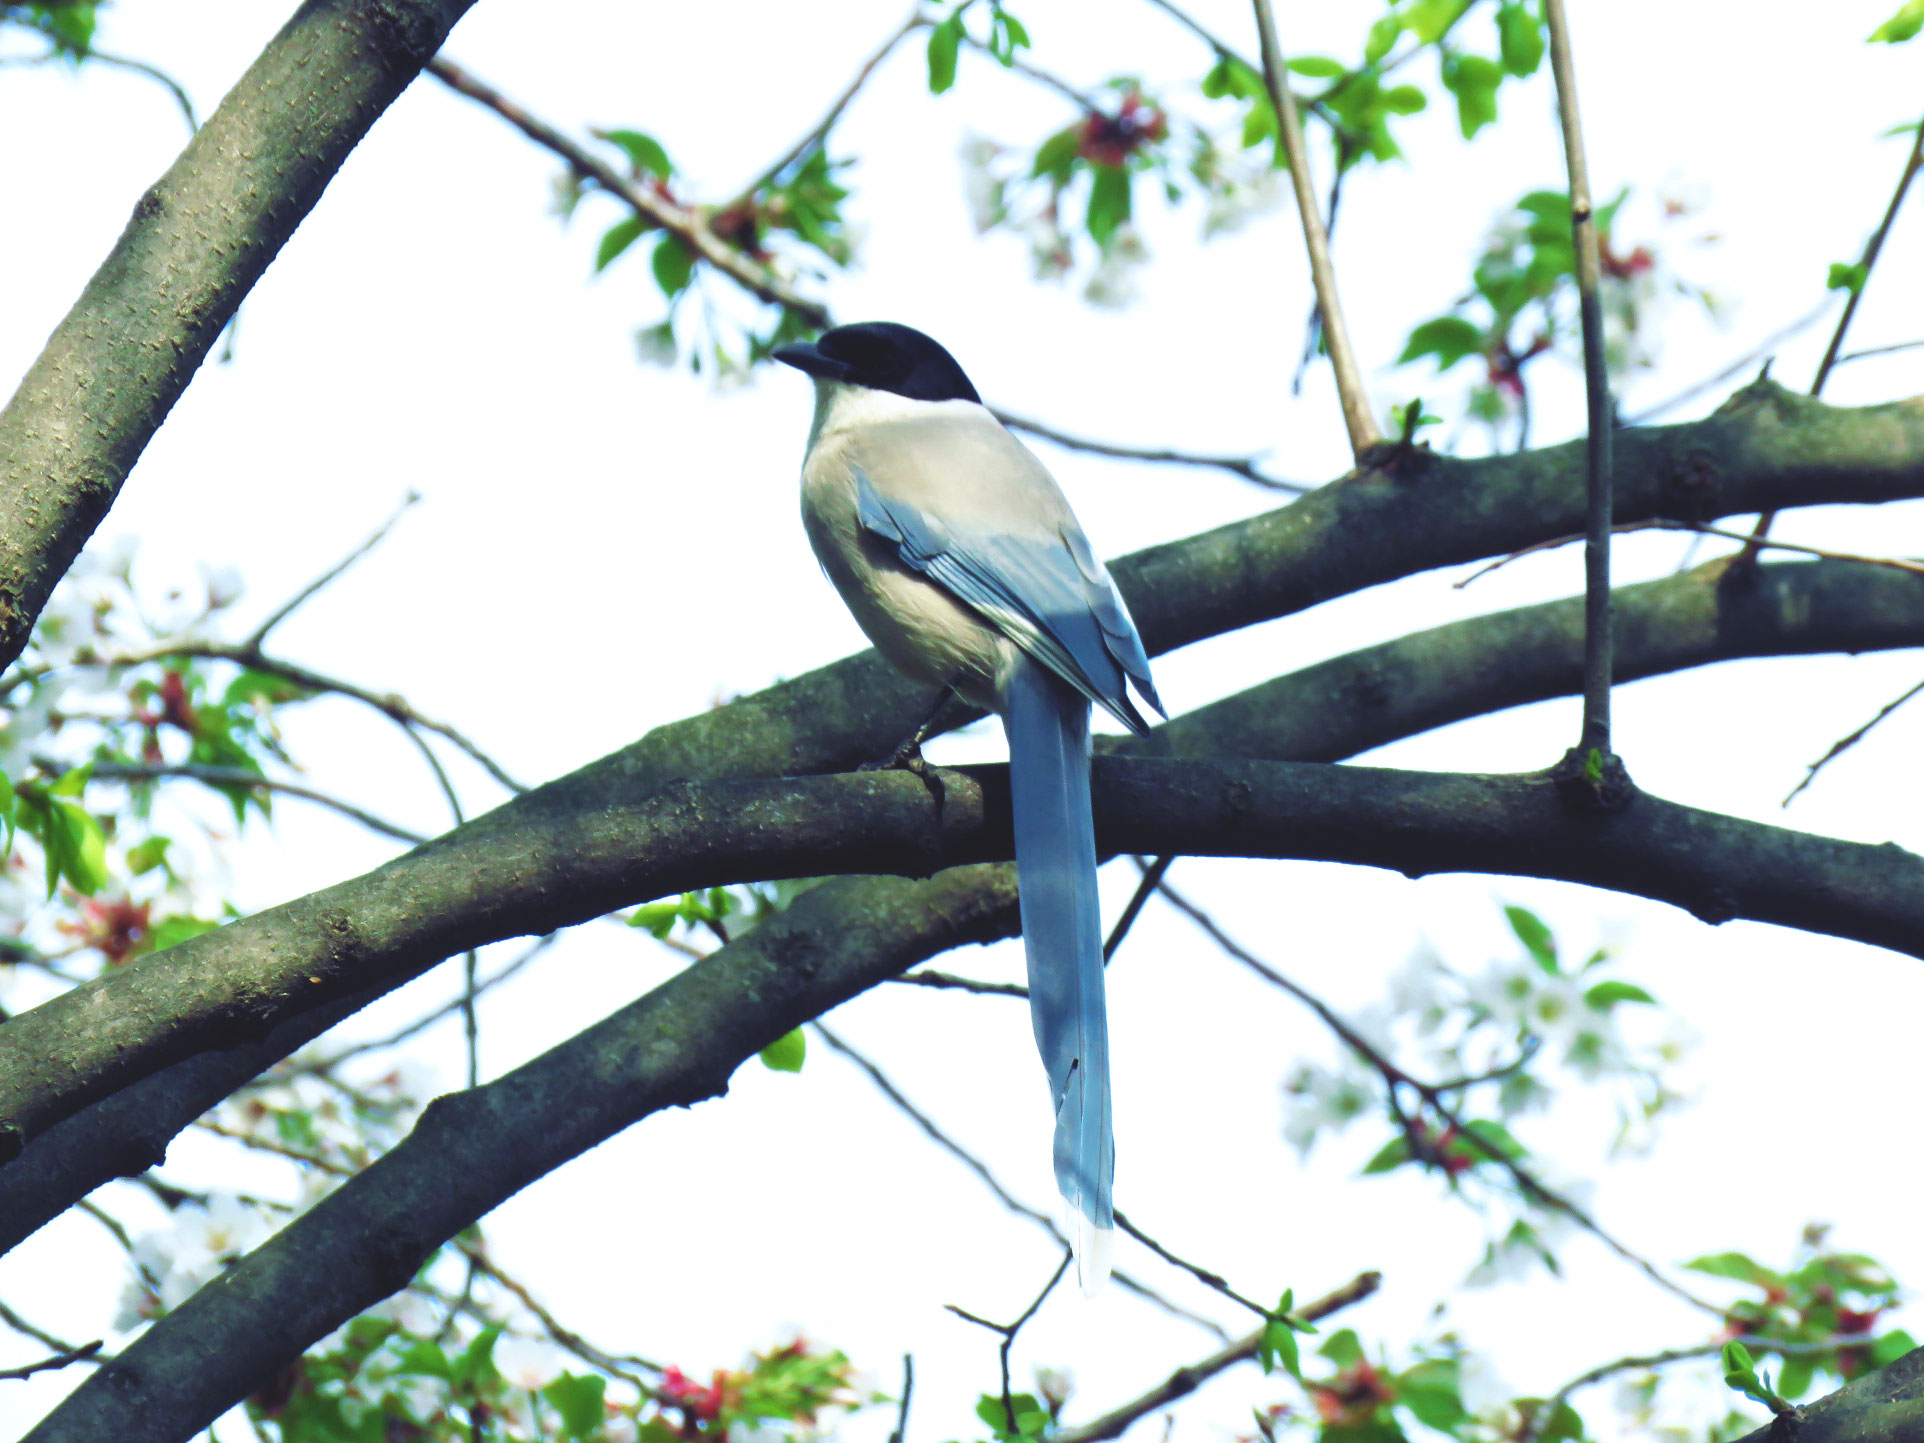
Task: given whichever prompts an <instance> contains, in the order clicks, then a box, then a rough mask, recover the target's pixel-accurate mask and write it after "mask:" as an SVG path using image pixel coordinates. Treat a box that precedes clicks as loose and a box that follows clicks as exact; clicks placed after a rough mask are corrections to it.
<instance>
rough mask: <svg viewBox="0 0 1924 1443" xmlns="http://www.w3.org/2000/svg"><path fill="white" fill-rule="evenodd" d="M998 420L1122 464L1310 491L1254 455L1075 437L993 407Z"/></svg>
mask: <svg viewBox="0 0 1924 1443" xmlns="http://www.w3.org/2000/svg"><path fill="white" fill-rule="evenodd" d="M993 409H994V410H995V414H996V418H997V419H998V420H1000V421H1001V422H1002V424H1003V425H1005V426H1007V427H1008V428H1009V429H1010V430H1011V431H1026V432H1028V433H1029V434H1030V435H1031V436H1040V437H1041V438H1042V439H1043V440H1045V441H1052V442H1054V443H1055V444H1056V445H1058V446H1062V447H1065V448H1067V449H1068V450H1071V451H1087V452H1089V453H1090V454H1091V455H1095V456H1114V457H1116V458H1117V459H1119V460H1123V461H1143V462H1147V463H1150V464H1152V465H1163V466H1200V467H1205V468H1208V469H1211V470H1216V471H1227V472H1229V473H1230V474H1231V475H1232V476H1240V477H1241V478H1242V479H1243V480H1245V481H1248V482H1251V483H1252V484H1254V485H1257V486H1261V487H1262V488H1263V489H1264V490H1267V491H1281V492H1284V493H1286V494H1287V495H1291V496H1301V495H1302V494H1303V493H1305V492H1306V491H1309V490H1310V489H1311V488H1310V487H1309V486H1308V485H1307V484H1305V483H1304V482H1301V481H1285V480H1283V479H1282V478H1281V477H1280V476H1271V475H1270V474H1268V473H1267V472H1266V471H1263V470H1262V469H1261V468H1259V467H1258V466H1257V464H1256V459H1257V458H1256V457H1255V456H1223V455H1212V454H1209V453H1207V452H1200V451H1177V450H1172V449H1170V448H1168V447H1165V446H1125V445H1122V444H1121V443H1119V442H1115V441H1097V440H1094V439H1093V438H1091V437H1088V436H1076V435H1072V434H1070V433H1069V432H1067V431H1061V430H1058V429H1057V428H1056V427H1054V426H1050V425H1045V424H1044V423H1043V422H1041V421H1037V420H1033V419H1031V418H1030V417H1028V416H1018V415H1016V414H1014V413H1013V412H1010V411H1005V410H1002V409H1001V408H1000V407H996V408H993Z"/></svg>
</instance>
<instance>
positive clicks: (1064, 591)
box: [855, 453, 1168, 735]
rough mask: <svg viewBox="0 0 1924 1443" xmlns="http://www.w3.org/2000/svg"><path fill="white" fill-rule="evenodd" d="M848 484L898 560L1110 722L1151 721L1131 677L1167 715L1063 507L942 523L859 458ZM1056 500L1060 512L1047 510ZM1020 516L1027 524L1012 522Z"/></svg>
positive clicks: (1109, 590)
mask: <svg viewBox="0 0 1924 1443" xmlns="http://www.w3.org/2000/svg"><path fill="white" fill-rule="evenodd" d="M1025 454H1026V453H1025ZM1038 469H1039V468H1038ZM1044 474H1045V475H1046V473H1044ZM855 486H856V511H857V515H858V516H859V518H860V520H861V523H862V525H863V526H864V527H865V528H866V529H867V530H869V531H872V532H874V533H875V534H876V535H877V536H880V537H882V538H884V539H885V540H888V541H892V542H894V543H895V547H896V553H897V555H899V556H900V557H901V559H902V561H903V563H904V564H905V565H908V566H911V567H913V568H914V569H915V570H917V571H920V572H922V573H923V574H924V575H926V576H928V577H929V578H930V579H931V580H933V581H937V582H939V583H941V585H942V586H943V587H944V588H946V589H947V590H948V591H949V592H951V593H952V594H953V595H955V596H957V597H959V598H960V599H961V600H963V601H966V602H967V603H968V604H969V605H970V606H972V607H974V608H975V609H976V610H977V611H979V612H981V613H982V615H983V616H985V617H987V618H988V619H989V620H990V621H991V622H992V623H994V625H995V626H996V627H997V628H998V629H999V630H1000V631H1002V633H1003V634H1004V635H1006V636H1007V637H1008V638H1009V639H1010V640H1011V641H1013V642H1015V644H1016V645H1017V646H1019V647H1021V648H1022V649H1023V650H1024V651H1026V652H1027V653H1029V655H1031V656H1033V657H1034V658H1035V659H1036V660H1037V661H1040V662H1041V663H1042V664H1043V665H1044V666H1046V667H1048V668H1049V670H1051V671H1053V672H1054V673H1055V674H1056V675H1057V676H1060V677H1061V678H1062V679H1063V680H1064V681H1066V682H1068V683H1069V685H1070V686H1072V687H1074V688H1075V689H1076V690H1077V691H1079V692H1081V693H1082V694H1083V695H1084V696H1086V697H1088V698H1089V700H1090V701H1092V702H1094V703H1096V704H1097V705H1098V706H1100V707H1102V708H1103V709H1104V710H1106V711H1108V712H1109V713H1110V714H1111V715H1112V716H1114V717H1115V718H1116V720H1117V721H1119V722H1121V723H1122V724H1123V725H1124V726H1126V727H1128V728H1129V729H1130V730H1131V731H1133V732H1135V733H1137V734H1138V735H1141V734H1143V733H1146V732H1147V731H1148V730H1149V723H1148V721H1147V719H1145V718H1144V716H1143V715H1142V712H1141V711H1140V710H1139V709H1138V708H1137V706H1136V703H1135V699H1134V698H1133V697H1131V696H1130V694H1129V689H1130V687H1131V686H1133V687H1134V688H1135V689H1136V691H1137V692H1139V693H1140V694H1141V696H1142V698H1143V699H1144V700H1145V701H1147V702H1148V703H1149V705H1150V706H1151V707H1153V708H1155V710H1156V711H1157V712H1158V713H1159V714H1162V715H1165V716H1166V715H1167V714H1168V713H1167V712H1165V711H1164V710H1163V705H1162V701H1161V699H1160V698H1159V697H1157V695H1156V686H1155V683H1154V682H1153V681H1152V680H1151V679H1150V676H1149V658H1148V656H1147V655H1145V654H1144V652H1143V647H1142V639H1141V638H1140V637H1139V636H1137V634H1136V627H1135V623H1134V622H1133V621H1131V620H1130V617H1129V612H1128V610H1127V608H1125V607H1124V605H1123V602H1122V597H1121V594H1120V593H1118V592H1117V590H1116V586H1115V582H1114V581H1112V580H1111V579H1110V577H1109V573H1108V570H1107V569H1106V568H1105V567H1104V566H1103V565H1102V563H1101V562H1100V561H1098V560H1097V559H1096V557H1095V554H1094V553H1093V552H1092V551H1091V550H1090V549H1089V542H1088V539H1087V538H1086V537H1085V536H1084V535H1083V534H1082V528H1081V527H1079V526H1077V525H1076V523H1075V518H1074V517H1072V516H1068V515H1067V508H1066V507H1059V506H1058V507H1049V508H1038V511H1039V513H1040V514H1039V515H1038V516H1036V517H1034V518H1028V517H1010V518H1008V520H1009V521H1010V522H1011V529H1009V530H990V529H989V528H988V527H985V526H982V525H979V524H978V525H973V526H968V527H963V526H960V525H954V524H949V523H945V522H943V521H942V520H941V519H939V518H937V517H935V516H933V515H931V514H930V512H929V511H928V510H926V509H924V508H922V507H918V506H916V505H915V504H914V503H912V502H910V501H908V500H906V499H904V498H903V497H900V496H891V495H884V494H883V493H882V491H881V490H880V489H878V488H877V486H876V485H875V483H874V481H873V480H871V479H870V477H869V474H868V472H867V471H864V470H862V469H861V468H860V467H857V468H856V471H855ZM1051 489H1052V492H1053V488H1051ZM1048 499H1050V500H1052V501H1054V500H1056V499H1057V498H1056V497H1054V496H1053V494H1052V495H1051V496H1050V497H1049V498H1048ZM1057 509H1059V510H1060V512H1061V514H1060V515H1052V514H1050V513H1051V512H1052V511H1055V510H1057ZM1024 521H1029V522H1031V524H1030V525H1029V526H1028V527H1022V528H1021V529H1017V528H1018V527H1020V526H1021V523H1022V522H1024ZM1036 521H1040V522H1041V523H1042V524H1040V525H1036V524H1034V522H1036ZM1050 523H1053V525H1051V524H1050Z"/></svg>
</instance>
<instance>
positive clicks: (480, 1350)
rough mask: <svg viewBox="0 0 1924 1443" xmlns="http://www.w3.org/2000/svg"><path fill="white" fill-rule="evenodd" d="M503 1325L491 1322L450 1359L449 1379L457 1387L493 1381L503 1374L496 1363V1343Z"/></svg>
mask: <svg viewBox="0 0 1924 1443" xmlns="http://www.w3.org/2000/svg"><path fill="white" fill-rule="evenodd" d="M500 1338H501V1325H500V1324H499V1323H490V1324H488V1326H487V1327H485V1328H483V1329H482V1330H481V1331H480V1332H479V1333H476V1334H475V1335H474V1341H473V1342H471V1343H469V1344H468V1346H467V1348H466V1349H465V1350H464V1351H463V1352H462V1353H461V1354H460V1355H459V1356H458V1357H455V1358H450V1359H449V1360H448V1381H449V1382H451V1383H453V1384H454V1386H455V1387H457V1388H465V1387H467V1386H469V1385H470V1384H476V1383H486V1382H492V1381H494V1380H495V1379H497V1378H499V1377H500V1376H501V1370H500V1369H498V1368H496V1367H495V1365H494V1345H495V1344H496V1343H497V1342H499V1341H500Z"/></svg>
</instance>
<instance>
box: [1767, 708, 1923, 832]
mask: <svg viewBox="0 0 1924 1443" xmlns="http://www.w3.org/2000/svg"><path fill="white" fill-rule="evenodd" d="M1920 692H1924V681H1920V682H1919V683H1918V684H1917V685H1916V686H1914V687H1912V688H1911V689H1910V690H1909V691H1907V692H1905V693H1904V695H1902V696H1900V697H1899V698H1898V699H1897V700H1896V701H1893V702H1886V703H1885V704H1884V705H1883V706H1882V707H1881V708H1879V710H1878V713H1877V715H1876V716H1874V717H1872V718H1871V719H1870V720H1869V721H1867V722H1865V723H1864V725H1862V726H1861V727H1859V728H1858V729H1857V730H1856V731H1854V732H1852V733H1851V734H1850V735H1849V736H1845V737H1839V738H1838V739H1837V740H1836V741H1834V742H1832V743H1831V748H1830V750H1829V751H1827V752H1825V753H1824V754H1823V755H1822V756H1821V757H1819V758H1818V759H1817V760H1816V761H1814V762H1812V763H1811V764H1810V765H1809V766H1808V767H1806V768H1804V779H1803V780H1802V781H1801V782H1799V783H1798V784H1797V785H1796V786H1794V787H1792V788H1791V789H1790V795H1789V796H1787V797H1785V798H1784V800H1783V801H1782V802H1780V803H1779V804H1778V805H1780V806H1785V807H1787V806H1789V805H1790V804H1791V803H1792V802H1794V801H1796V800H1797V794H1798V793H1799V792H1801V791H1803V790H1804V788H1805V787H1807V786H1809V785H1810V784H1811V783H1812V782H1814V781H1816V780H1817V774H1818V773H1819V772H1821V771H1822V770H1823V769H1824V768H1825V767H1827V766H1829V765H1830V764H1831V763H1832V762H1834V761H1836V760H1837V758H1838V757H1840V756H1842V755H1843V754H1844V753H1845V752H1847V751H1849V750H1850V749H1851V748H1852V747H1854V746H1856V745H1857V744H1858V743H1859V742H1861V741H1862V740H1864V738H1865V737H1866V736H1868V735H1869V734H1870V731H1871V728H1872V727H1874V726H1876V725H1877V724H1878V723H1879V722H1881V721H1883V720H1884V718H1885V717H1887V716H1889V715H1890V714H1891V713H1892V712H1894V711H1896V710H1897V709H1898V708H1899V707H1901V706H1903V705H1904V703H1905V702H1907V701H1909V700H1911V699H1912V698H1913V697H1915V696H1917V695H1918V694H1919V693H1920Z"/></svg>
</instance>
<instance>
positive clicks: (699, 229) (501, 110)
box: [428, 56, 831, 327]
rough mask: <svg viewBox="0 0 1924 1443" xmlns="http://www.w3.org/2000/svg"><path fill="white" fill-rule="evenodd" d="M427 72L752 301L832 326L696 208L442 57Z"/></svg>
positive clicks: (815, 304) (822, 311)
mask: <svg viewBox="0 0 1924 1443" xmlns="http://www.w3.org/2000/svg"><path fill="white" fill-rule="evenodd" d="M428 71H429V73H430V74H432V75H433V76H434V78H435V79H436V80H438V81H440V82H441V83H442V84H443V85H445V86H447V87H448V89H450V90H452V91H454V92H456V93H457V94H460V95H465V96H467V97H468V98H469V99H470V100H474V101H478V102H479V103H480V104H481V105H483V106H485V107H486V108H487V109H489V110H492V111H493V112H494V113H495V114H496V115H498V116H500V117H501V118H502V119H503V120H505V121H507V122H508V124H510V125H512V126H513V127H514V128H515V129H516V130H518V131H520V132H521V133H522V134H523V135H525V136H527V138H528V139H529V140H532V141H533V142H534V143H535V144H536V145H539V146H542V147H543V148H544V149H547V150H550V151H553V152H554V153H555V154H556V155H558V156H560V157H561V158H562V159H563V160H565V161H567V162H568V165H569V168H570V169H572V170H573V171H574V172H575V173H576V174H577V175H579V176H581V177H583V178H584V179H587V180H592V181H593V182H594V183H595V184H596V185H598V186H600V187H601V188H602V189H603V190H605V191H607V192H608V193H609V194H610V195H612V196H614V197H615V198H616V199H617V200H619V201H622V202H623V203H624V204H626V205H627V206H628V207H629V208H630V209H632V210H633V211H634V212H635V214H636V215H638V216H640V217H641V219H643V220H644V221H646V222H648V224H650V225H652V226H658V227H659V228H660V229H662V230H665V231H667V232H668V233H669V234H670V235H672V236H674V237H675V238H676V239H677V240H679V241H680V242H681V243H682V244H683V245H685V246H687V247H688V249H689V250H690V251H692V252H694V254H696V255H697V256H699V257H701V259H703V260H705V261H707V262H708V264H710V265H711V266H713V267H714V268H715V269H716V270H718V271H720V272H721V273H722V274H723V275H725V276H727V277H728V278H729V279H730V280H732V281H733V282H735V284H736V285H738V286H740V287H741V288H742V289H743V290H745V291H747V292H748V293H749V294H750V295H752V296H754V297H755V298H756V299H758V300H761V301H765V302H767V303H768V304H769V305H771V306H785V307H787V308H788V309H789V310H791V311H793V312H794V313H795V314H797V315H799V316H800V317H801V318H802V319H803V320H805V321H807V322H808V324H810V325H811V326H821V327H826V326H828V325H829V324H831V322H830V320H829V314H828V311H827V309H826V308H825V307H824V306H823V305H822V303H821V302H820V301H818V300H814V299H812V298H810V297H808V296H805V295H803V294H802V293H801V292H800V291H798V290H796V289H795V288H794V286H793V285H792V284H791V283H790V282H789V281H788V279H787V278H786V277H784V276H782V275H780V274H778V273H777V272H776V271H774V270H772V269H771V268H769V267H768V266H764V265H760V264H758V263H756V262H755V261H753V260H751V259H750V258H749V257H748V256H747V255H746V254H744V253H743V252H742V251H740V250H738V249H736V248H735V247H734V246H731V245H730V244H729V243H728V242H727V241H725V240H723V239H722V238H721V237H720V236H718V235H716V234H715V232H714V231H713V230H711V229H710V228H709V225H708V216H707V213H706V212H705V211H704V210H703V209H701V208H699V207H693V208H691V207H685V206H681V205H677V204H676V203H675V202H674V201H672V200H670V199H669V198H668V197H667V196H665V195H663V194H661V193H659V192H658V191H655V190H651V189H650V188H648V187H647V186H645V185H641V184H639V183H637V182H636V181H634V180H632V179H631V178H630V177H628V176H626V175H623V174H622V173H621V172H620V171H619V170H617V169H615V167H614V166H613V165H612V164H610V163H609V162H608V161H607V160H606V159H604V158H603V157H601V156H599V155H597V154H595V153H594V152H593V151H591V150H589V149H587V148H586V147H585V146H583V145H581V144H579V143H578V142H576V141H574V140H572V139H571V138H569V137H568V136H567V135H565V134H563V133H562V132H561V131H560V130H558V129H556V128H555V127H554V126H552V125H550V124H548V122H547V121H545V120H542V119H541V118H540V117H538V116H536V115H534V114H532V113H531V112H529V111H528V110H526V109H525V108H523V107H522V106H521V105H519V104H517V103H516V102H515V101H513V100H510V99H509V98H508V97H507V96H506V95H503V94H502V93H501V92H500V91H499V90H496V89H495V88H494V87H493V86H492V85H489V84H488V83H487V82H486V81H484V80H482V79H480V78H479V77H478V76H475V75H473V74H471V73H470V72H468V71H466V70H464V69H462V68H461V67H460V66H458V65H456V64H455V63H454V62H453V61H452V60H449V59H448V58H447V57H446V56H439V57H436V59H435V60H434V61H433V62H432V63H431V64H430V65H429V66H428Z"/></svg>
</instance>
